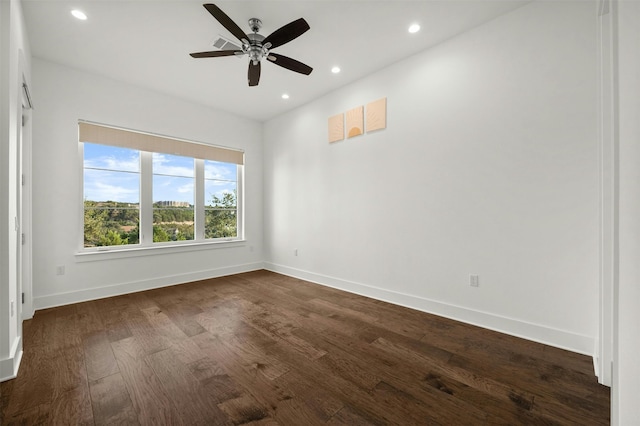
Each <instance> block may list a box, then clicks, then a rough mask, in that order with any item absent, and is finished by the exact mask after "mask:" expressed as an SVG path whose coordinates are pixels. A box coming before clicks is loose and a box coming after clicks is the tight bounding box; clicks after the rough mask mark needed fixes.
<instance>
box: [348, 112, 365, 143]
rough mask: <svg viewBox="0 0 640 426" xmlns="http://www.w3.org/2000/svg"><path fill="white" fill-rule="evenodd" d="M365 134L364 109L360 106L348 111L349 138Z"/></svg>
mask: <svg viewBox="0 0 640 426" xmlns="http://www.w3.org/2000/svg"><path fill="white" fill-rule="evenodd" d="M363 133H364V107H363V106H359V107H356V108H353V109H350V110H349V111H347V138H353V137H355V136H360V135H361V134H363Z"/></svg>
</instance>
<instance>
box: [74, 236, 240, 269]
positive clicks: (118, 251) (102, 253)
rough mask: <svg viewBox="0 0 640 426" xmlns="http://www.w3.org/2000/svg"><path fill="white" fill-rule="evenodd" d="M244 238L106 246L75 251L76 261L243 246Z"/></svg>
mask: <svg viewBox="0 0 640 426" xmlns="http://www.w3.org/2000/svg"><path fill="white" fill-rule="evenodd" d="M245 244H246V240H231V241H206V242H193V243H187V244H155V245H153V246H144V247H140V246H138V247H127V248H107V249H98V250H92V251H80V252H76V254H75V258H76V262H77V263H82V262H95V261H102V260H112V259H124V258H131V257H141V256H153V255H158V254H172V253H185V252H190V251H200V250H212V249H222V248H231V247H243V246H244V245H245Z"/></svg>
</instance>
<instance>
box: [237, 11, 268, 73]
mask: <svg viewBox="0 0 640 426" xmlns="http://www.w3.org/2000/svg"><path fill="white" fill-rule="evenodd" d="M252 20H257V21H260V20H259V19H255V18H253V19H250V20H249V22H251V21H252ZM247 38H248V39H249V40H248V41H249V43H248V44H247V43H243V44H242V50H243V51H244V52H245V53H247V54H248V55H249V59H250V60H252V61H253V62H254V64H255V63H256V62H259V61H260V60H261V59H262V58H264V57H266V56H267V55H268V54H269V47H270V45H271V44H270V43H267V44H266V45H263V44H262V41H263V40H264V38H265V37H264V36H263V35H262V34H258V33H257V32H254V33H253V34H247Z"/></svg>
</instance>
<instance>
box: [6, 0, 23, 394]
mask: <svg viewBox="0 0 640 426" xmlns="http://www.w3.org/2000/svg"><path fill="white" fill-rule="evenodd" d="M23 77H24V79H25V80H26V82H27V84H30V52H29V42H28V40H27V39H26V30H25V26H24V20H23V16H22V8H21V6H20V2H19V1H17V0H10V1H1V2H0V381H2V380H5V379H7V378H11V377H14V376H15V374H16V373H17V368H18V365H19V363H20V358H21V356H22V339H21V338H22V322H21V321H19V320H18V319H19V318H20V317H21V304H20V300H19V296H18V293H19V290H18V286H19V284H18V278H19V268H18V252H17V250H16V247H17V242H18V235H19V233H20V230H16V218H17V217H18V216H19V213H18V212H19V210H18V203H17V188H18V175H19V173H20V167H19V164H20V162H19V161H20V160H19V158H20V157H19V152H20V146H21V145H20V143H19V137H20V136H19V135H20V126H21V118H20V117H21V114H22V112H21V99H22V98H21V87H22V81H23ZM12 303H13V304H14V308H13V312H11V308H10V306H11V304H12Z"/></svg>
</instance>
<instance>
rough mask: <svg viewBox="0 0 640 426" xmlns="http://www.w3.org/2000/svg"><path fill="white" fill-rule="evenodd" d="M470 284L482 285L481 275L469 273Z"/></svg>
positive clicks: (472, 285)
mask: <svg viewBox="0 0 640 426" xmlns="http://www.w3.org/2000/svg"><path fill="white" fill-rule="evenodd" d="M469 285H470V286H471V287H480V275H469Z"/></svg>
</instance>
